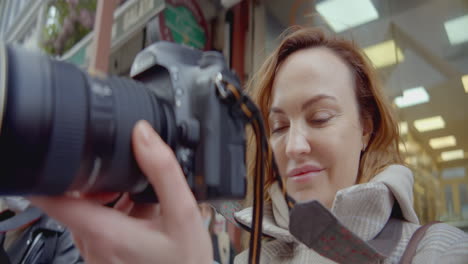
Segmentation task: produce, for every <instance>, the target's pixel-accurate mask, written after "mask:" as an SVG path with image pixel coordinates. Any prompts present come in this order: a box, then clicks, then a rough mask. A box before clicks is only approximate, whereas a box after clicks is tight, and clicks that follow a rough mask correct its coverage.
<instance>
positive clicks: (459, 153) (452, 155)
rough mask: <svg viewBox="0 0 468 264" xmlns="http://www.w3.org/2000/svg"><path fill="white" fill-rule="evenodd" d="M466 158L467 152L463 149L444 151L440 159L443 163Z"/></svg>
mask: <svg viewBox="0 0 468 264" xmlns="http://www.w3.org/2000/svg"><path fill="white" fill-rule="evenodd" d="M464 157H465V152H464V151H463V149H457V150H450V151H444V152H442V153H440V158H441V159H442V160H443V161H450V160H456V159H463V158H464Z"/></svg>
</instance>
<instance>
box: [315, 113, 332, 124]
mask: <svg viewBox="0 0 468 264" xmlns="http://www.w3.org/2000/svg"><path fill="white" fill-rule="evenodd" d="M332 117H333V116H332V115H331V114H320V115H315V116H314V117H313V118H311V119H310V122H311V123H312V124H314V125H322V124H325V123H326V122H328V121H330V119H332Z"/></svg>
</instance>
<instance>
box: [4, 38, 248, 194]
mask: <svg viewBox="0 0 468 264" xmlns="http://www.w3.org/2000/svg"><path fill="white" fill-rule="evenodd" d="M130 75H131V77H132V79H130V78H123V77H116V76H109V77H105V78H100V77H97V76H91V75H89V74H87V73H85V72H83V71H82V70H80V69H79V68H78V67H77V66H75V65H72V64H69V63H65V62H61V61H57V60H53V59H51V58H49V57H47V56H44V55H41V54H36V53H31V52H28V51H26V50H23V49H22V48H20V47H16V46H13V45H6V44H0V162H1V164H2V165H1V166H0V195H26V194H27V195H31V194H33V195H37V194H40V195H58V194H62V193H64V192H67V191H80V192H87V193H98V192H130V193H131V194H132V195H133V198H134V199H135V200H137V201H142V202H148V201H155V198H156V196H155V194H154V193H152V188H151V186H149V184H148V181H147V180H146V178H145V176H144V175H143V174H142V172H141V171H140V169H139V167H138V165H137V163H136V161H135V159H134V156H133V152H132V145H131V133H132V129H133V127H134V125H135V123H136V122H137V121H138V120H142V119H144V120H147V121H148V122H149V123H151V124H152V126H153V127H154V129H155V130H156V131H157V132H158V133H159V135H160V136H161V137H162V138H163V140H164V141H165V142H166V143H167V144H168V145H169V146H170V147H171V148H172V150H173V151H174V153H175V155H176V157H177V159H178V161H179V164H180V165H181V167H182V169H183V171H184V173H185V175H186V178H187V181H188V183H189V185H190V187H191V188H192V191H193V192H194V194H195V197H196V198H197V199H199V200H217V199H240V198H243V197H244V194H245V181H246V180H245V175H246V169H245V126H246V124H247V123H248V118H246V117H245V116H244V115H243V114H242V112H241V111H240V110H239V107H238V105H236V102H235V100H232V99H229V96H227V91H226V90H225V87H223V85H224V84H226V83H228V84H229V85H231V87H235V88H236V89H237V90H238V92H239V93H241V92H240V82H239V80H238V79H237V77H236V76H235V74H234V73H233V72H232V71H230V70H229V68H228V67H227V66H226V63H225V61H224V58H223V56H222V55H221V54H220V53H218V52H214V51H206V52H203V51H200V50H196V49H193V48H190V47H187V46H183V45H178V44H174V43H169V42H159V43H156V44H153V45H151V46H149V47H147V48H146V49H144V50H143V51H141V52H140V53H139V54H138V55H137V56H136V58H135V60H134V63H133V65H132V68H131V73H130ZM169 177H170V175H169Z"/></svg>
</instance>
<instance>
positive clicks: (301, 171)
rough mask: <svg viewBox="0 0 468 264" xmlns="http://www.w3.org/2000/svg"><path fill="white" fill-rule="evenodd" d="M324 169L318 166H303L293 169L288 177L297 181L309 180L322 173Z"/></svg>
mask: <svg viewBox="0 0 468 264" xmlns="http://www.w3.org/2000/svg"><path fill="white" fill-rule="evenodd" d="M322 171H323V168H319V167H317V166H311V165H306V166H301V167H299V168H296V169H293V170H291V171H290V172H289V173H288V179H289V180H292V181H294V182H296V183H303V182H307V181H309V180H311V179H313V178H315V177H316V176H318V175H319V174H320V172H322Z"/></svg>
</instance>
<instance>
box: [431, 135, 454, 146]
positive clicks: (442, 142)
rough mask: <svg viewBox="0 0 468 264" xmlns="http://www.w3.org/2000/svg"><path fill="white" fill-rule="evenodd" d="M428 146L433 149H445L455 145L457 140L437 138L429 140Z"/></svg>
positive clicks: (449, 137)
mask: <svg viewBox="0 0 468 264" xmlns="http://www.w3.org/2000/svg"><path fill="white" fill-rule="evenodd" d="M429 145H430V146H431V148H433V149H441V148H446V147H453V146H455V145H457V140H456V139H455V137H454V136H446V137H438V138H431V139H429Z"/></svg>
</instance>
